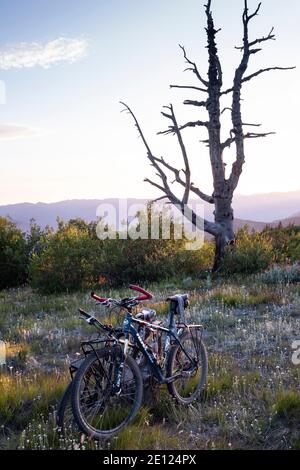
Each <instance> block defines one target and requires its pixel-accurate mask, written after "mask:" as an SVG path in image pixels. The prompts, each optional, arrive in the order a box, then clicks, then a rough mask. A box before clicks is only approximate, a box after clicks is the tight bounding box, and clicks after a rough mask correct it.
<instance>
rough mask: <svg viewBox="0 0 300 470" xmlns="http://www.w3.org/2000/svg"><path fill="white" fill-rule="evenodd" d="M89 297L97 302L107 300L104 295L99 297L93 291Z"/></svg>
mask: <svg viewBox="0 0 300 470" xmlns="http://www.w3.org/2000/svg"><path fill="white" fill-rule="evenodd" d="M91 297H92V298H93V299H95V300H97V301H98V302H105V301H106V300H107V298H106V297H99V295H96V294H95V292H91Z"/></svg>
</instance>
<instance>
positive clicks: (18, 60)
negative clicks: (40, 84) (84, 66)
mask: <svg viewBox="0 0 300 470" xmlns="http://www.w3.org/2000/svg"><path fill="white" fill-rule="evenodd" d="M87 49H88V42H87V40H86V39H84V38H73V39H71V38H64V37H60V38H57V39H54V40H53V41H48V42H46V43H39V42H32V43H25V42H22V43H19V44H15V45H12V46H9V47H6V48H5V49H0V70H10V69H19V68H31V67H35V66H39V67H43V68H45V69H46V68H49V67H51V66H52V65H56V64H58V63H61V62H68V63H73V62H76V61H78V60H80V59H81V58H82V57H84V56H85V55H86V53H87Z"/></svg>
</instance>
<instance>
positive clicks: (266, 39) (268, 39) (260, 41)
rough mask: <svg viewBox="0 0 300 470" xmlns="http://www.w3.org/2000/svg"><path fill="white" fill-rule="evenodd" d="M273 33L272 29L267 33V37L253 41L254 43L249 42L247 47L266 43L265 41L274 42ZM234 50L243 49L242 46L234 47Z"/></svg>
mask: <svg viewBox="0 0 300 470" xmlns="http://www.w3.org/2000/svg"><path fill="white" fill-rule="evenodd" d="M273 31H274V27H273V28H272V29H271V31H270V32H269V34H268V35H267V36H263V37H261V38H258V39H255V40H254V41H251V42H249V47H253V46H255V45H256V44H261V43H262V42H266V41H275V40H276V37H275V34H273ZM236 49H238V50H240V51H242V50H243V49H244V46H240V47H236ZM259 50H261V49H259Z"/></svg>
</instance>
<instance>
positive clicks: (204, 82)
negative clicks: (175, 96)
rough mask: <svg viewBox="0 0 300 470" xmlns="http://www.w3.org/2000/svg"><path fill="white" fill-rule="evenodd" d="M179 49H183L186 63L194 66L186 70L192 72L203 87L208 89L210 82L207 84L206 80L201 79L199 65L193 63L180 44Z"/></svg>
mask: <svg viewBox="0 0 300 470" xmlns="http://www.w3.org/2000/svg"><path fill="white" fill-rule="evenodd" d="M179 47H180V49H181V50H182V52H183V56H184V58H185V61H186V62H187V63H188V64H190V65H191V66H192V67H188V68H187V69H185V70H191V71H192V72H193V73H194V74H195V75H196V77H197V78H198V80H199V81H200V82H201V83H202V85H204V86H206V87H208V82H207V81H206V80H204V79H203V78H202V77H201V75H200V73H199V70H198V68H197V65H196V64H195V62H192V61H191V60H190V59H189V58H188V57H187V55H186V50H185V48H184V46H181V45H180V44H179Z"/></svg>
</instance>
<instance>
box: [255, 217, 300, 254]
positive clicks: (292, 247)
mask: <svg viewBox="0 0 300 470" xmlns="http://www.w3.org/2000/svg"><path fill="white" fill-rule="evenodd" d="M263 234H265V235H268V237H269V238H270V240H271V243H272V248H273V252H274V256H275V260H276V262H277V263H282V262H283V263H285V262H286V261H290V262H294V261H299V260H300V227H299V226H294V225H290V226H288V227H282V225H281V224H279V225H278V226H277V227H275V228H268V227H267V228H266V229H265V230H264V231H263Z"/></svg>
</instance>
